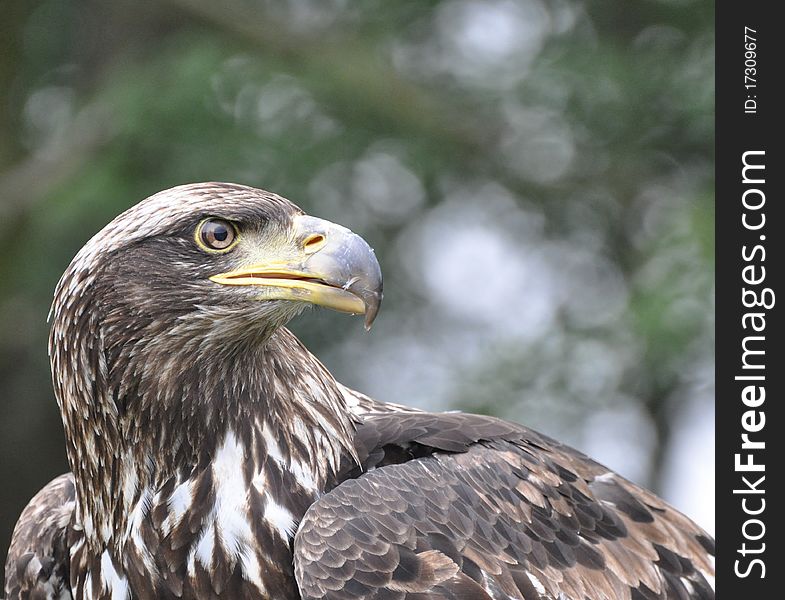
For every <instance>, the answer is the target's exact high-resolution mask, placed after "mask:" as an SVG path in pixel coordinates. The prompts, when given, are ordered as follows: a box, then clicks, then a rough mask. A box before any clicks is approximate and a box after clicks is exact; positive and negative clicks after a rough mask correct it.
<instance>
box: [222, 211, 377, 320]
mask: <svg viewBox="0 0 785 600" xmlns="http://www.w3.org/2000/svg"><path fill="white" fill-rule="evenodd" d="M291 234H292V235H287V240H286V246H287V248H279V249H280V250H281V253H280V254H279V255H278V257H277V258H276V257H270V259H268V260H263V261H261V262H254V264H252V265H250V266H247V267H242V268H240V269H237V270H234V271H229V272H227V273H221V274H219V275H213V276H212V277H210V280H211V281H214V282H215V283H220V284H222V285H245V286H256V287H259V288H263V290H262V289H260V291H264V293H263V294H261V295H260V299H263V300H293V301H297V302H308V303H310V304H315V305H318V306H324V307H326V308H332V309H333V310H337V311H339V312H344V313H351V314H360V315H365V328H366V329H370V328H371V323H373V321H374V319H375V318H376V314H377V313H378V312H379V305H380V304H381V302H382V271H381V268H380V267H379V262H378V261H377V260H376V255H375V254H374V252H373V249H372V248H371V247H370V246H369V245H368V243H367V242H366V241H365V240H364V239H363V238H361V237H360V236H359V235H357V234H355V233H352V232H351V231H350V230H349V229H347V228H346V227H342V226H340V225H336V224H335V223H331V222H329V221H325V220H322V219H317V218H315V217H309V216H306V215H300V216H297V217H295V218H294V220H293V227H292V232H291ZM265 253H267V252H265ZM276 254H278V252H276ZM281 255H283V256H286V257H287V259H285V260H281V259H280V256H281ZM289 257H290V258H289Z"/></svg>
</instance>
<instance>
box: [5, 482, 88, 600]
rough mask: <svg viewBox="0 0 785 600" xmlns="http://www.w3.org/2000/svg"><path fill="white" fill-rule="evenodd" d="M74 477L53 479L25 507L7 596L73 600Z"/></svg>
mask: <svg viewBox="0 0 785 600" xmlns="http://www.w3.org/2000/svg"><path fill="white" fill-rule="evenodd" d="M74 507H75V490H74V478H73V475H71V473H66V474H64V475H60V476H59V477H56V478H55V479H53V480H52V481H50V482H49V483H48V484H47V485H46V486H44V488H43V489H41V491H40V492H38V493H37V494H36V495H35V496H33V499H32V500H30V502H29V503H28V505H27V506H26V507H25V509H24V510H23V511H22V514H21V515H20V517H19V520H18V521H17V523H16V526H15V527H14V532H13V535H12V537H11V545H10V547H9V549H8V558H7V559H6V563H5V594H6V598H7V600H16V599H21V598H25V599H27V598H29V599H31V600H70V599H71V597H72V596H71V586H70V582H69V571H70V569H69V560H70V559H69V547H70V543H69V542H70V540H69V537H70V536H71V535H72V532H71V531H70V523H71V518H72V515H73V512H74Z"/></svg>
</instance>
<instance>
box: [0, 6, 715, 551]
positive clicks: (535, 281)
mask: <svg viewBox="0 0 785 600" xmlns="http://www.w3.org/2000/svg"><path fill="white" fill-rule="evenodd" d="M713 10H714V5H713V3H712V2H709V1H707V0H688V1H685V2H673V1H672V0H658V1H654V0H647V1H645V2H639V3H636V4H635V6H634V7H632V6H630V5H628V4H627V3H607V2H598V1H595V0H586V1H579V0H551V1H550V2H547V3H546V2H544V1H543V0H518V1H513V0H487V1H486V0H441V1H433V2H420V1H417V2H415V1H401V2H381V1H379V0H371V1H368V2H363V3H350V2H346V1H345V0H328V1H326V2H325V1H317V0H306V1H295V0H292V1H290V2H269V1H265V0H244V1H241V0H231V1H230V2H225V3H215V2H211V1H210V0H169V1H164V2H150V1H141V2H140V1H133V2H132V1H130V0H120V1H118V2H113V3H111V4H107V3H104V2H98V1H96V0H44V1H41V2H29V1H26V0H24V1H23V0H7V1H6V2H5V4H4V19H3V23H2V25H0V27H2V35H0V44H1V46H0V49H1V50H2V51H1V52H0V95H1V96H0V97H2V109H0V233H2V236H3V239H4V242H5V243H4V252H3V253H2V255H0V279H1V280H2V281H3V282H4V285H3V286H2V287H0V311H1V312H0V314H1V320H0V387H2V394H1V395H0V397H2V398H3V399H4V405H3V410H2V414H3V419H2V424H1V425H0V444H2V456H3V459H2V462H0V481H4V482H13V483H12V484H11V485H4V486H2V488H1V489H0V546H1V547H2V548H3V552H4V551H5V546H6V543H7V540H8V539H9V536H10V532H11V528H12V526H13V523H14V522H15V520H16V518H17V516H18V514H19V512H20V511H21V509H22V507H23V506H24V504H25V503H26V502H27V500H28V499H29V498H30V497H31V496H32V494H34V493H35V491H37V490H38V489H39V488H40V487H41V486H42V485H43V484H44V483H45V482H46V481H48V480H49V479H50V478H51V477H52V476H54V475H56V474H58V473H60V472H62V471H64V470H65V469H66V465H65V460H64V452H63V440H62V434H61V426H60V422H59V417H58V412H57V408H56V405H55V403H54V400H53V398H52V395H51V391H50V384H49V380H48V363H47V358H46V335H47V326H46V322H45V315H46V313H47V310H48V303H49V300H50V297H51V290H52V289H53V287H54V284H55V282H56V281H57V278H58V277H59V275H60V273H61V272H62V270H63V269H64V268H65V266H66V265H67V263H68V261H69V260H70V259H71V257H72V256H73V254H74V253H75V252H76V251H77V249H78V248H79V247H80V246H81V245H82V244H83V243H84V242H85V241H86V240H87V238H89V236H90V235H92V234H93V233H94V232H96V231H97V230H98V229H100V228H101V227H102V226H103V225H104V224H105V223H106V222H108V221H109V220H110V219H111V218H112V217H114V216H115V215H116V214H117V213H118V212H120V211H121V210H123V209H124V208H126V207H128V206H130V205H131V204H133V203H135V202H137V201H138V200H140V199H142V198H144V197H145V196H147V195H149V194H151V193H154V192H156V191H158V190H160V189H163V188H166V187H169V186H172V185H176V184H179V183H185V182H189V181H200V180H227V181H236V182H241V183H246V184H250V185H255V186H259V187H264V188H266V189H270V190H273V191H276V192H278V193H281V194H283V195H285V196H287V197H288V198H290V199H292V200H294V201H295V202H297V203H298V204H300V205H301V206H302V207H303V208H304V209H306V210H307V211H308V212H311V213H313V214H316V215H319V216H323V217H326V218H330V219H332V220H335V221H338V222H341V223H343V224H346V225H348V226H349V227H351V228H353V229H355V230H356V231H358V232H360V233H362V235H363V236H364V237H366V238H367V239H369V240H370V241H371V242H372V244H373V245H374V246H375V247H376V249H377V253H378V255H379V257H380V259H381V262H382V267H383V269H384V272H385V276H386V284H385V289H386V290H387V296H386V299H385V306H384V310H383V311H382V314H381V316H380V318H379V320H378V321H377V325H376V326H375V329H374V332H373V333H372V334H371V335H365V334H363V333H362V332H361V331H360V330H359V329H357V328H355V327H353V325H354V324H353V323H352V324H351V325H350V324H349V322H348V321H347V320H344V319H342V318H341V317H340V316H338V315H329V316H327V315H307V316H305V317H303V318H302V319H300V320H299V321H297V322H295V323H294V324H293V329H294V330H295V331H296V332H297V333H298V335H299V336H300V337H301V338H302V339H303V340H304V341H305V342H306V344H307V345H308V346H309V347H310V348H311V349H312V350H313V351H314V352H315V353H316V354H317V355H318V356H320V357H322V358H323V359H324V360H325V362H326V363H327V364H328V366H329V367H330V368H331V370H332V371H333V372H334V373H335V374H336V375H337V377H338V378H339V379H340V380H342V381H344V382H345V383H346V384H348V385H351V386H353V387H357V388H359V389H361V390H363V391H366V392H368V393H371V394H372V395H376V396H378V397H380V398H381V399H384V400H389V401H400V402H407V403H414V404H417V405H420V406H423V407H431V408H437V409H445V408H456V407H460V408H462V409H466V410H473V411H483V412H489V413H495V414H500V415H503V416H505V417H508V418H512V419H515V420H518V421H522V422H525V423H527V424H529V425H531V426H534V427H537V428H539V429H541V430H544V431H545V432H547V433H550V434H551V435H553V436H555V437H559V438H561V439H564V440H566V441H568V442H570V443H572V444H573V445H575V446H577V447H579V448H582V449H584V450H585V451H587V452H588V453H590V454H592V455H594V456H596V457H597V458H598V459H600V460H601V461H603V462H605V463H607V464H609V465H610V466H612V467H614V468H616V469H617V470H621V471H622V472H623V473H625V474H627V475H629V476H631V477H632V478H634V479H636V480H638V481H640V482H642V483H644V484H649V485H650V486H652V487H653V488H654V489H655V490H657V491H659V492H660V493H665V494H666V496H667V497H670V498H671V499H672V500H674V501H676V502H677V504H678V503H679V502H681V504H680V505H681V506H682V508H683V509H684V510H686V511H687V512H689V513H691V514H692V516H694V517H695V518H697V519H698V521H699V522H701V523H702V524H703V525H704V526H705V527H707V528H709V529H712V528H713V512H712V511H713V508H712V505H713V496H711V497H710V496H709V493H710V489H711V488H712V487H713V486H712V483H711V482H712V481H713V473H712V471H713V449H712V448H711V447H709V448H706V447H705V445H706V444H711V443H713V442H712V439H713V438H712V431H713V418H714V417H713V389H712V386H713V379H712V377H713V375H712V371H713V302H712V298H713V268H714V265H713V250H714V249H713V245H714V237H713V195H714V190H713V146H714V140H713V135H714V134H713V119H714V116H713V112H714V104H713V87H714V82H713V73H714V71H713V41H714V37H713ZM675 472H680V473H684V472H687V473H690V474H691V483H692V486H693V487H692V491H693V492H694V490H695V489H699V490H700V491H701V492H702V493H705V494H706V497H705V498H700V497H698V500H699V501H700V502H699V503H697V504H686V498H687V497H688V496H687V495H685V494H684V492H683V490H682V489H681V488H677V487H674V486H673V485H672V484H671V483H669V482H671V481H674V480H673V473H675ZM688 481H689V479H688ZM692 497H693V498H694V497H695V494H693V495H692ZM0 558H1V556H0Z"/></svg>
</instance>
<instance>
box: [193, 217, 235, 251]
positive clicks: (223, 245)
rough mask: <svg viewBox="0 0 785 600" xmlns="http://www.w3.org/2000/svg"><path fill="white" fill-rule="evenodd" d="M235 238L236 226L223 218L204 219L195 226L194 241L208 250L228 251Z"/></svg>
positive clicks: (232, 245)
mask: <svg viewBox="0 0 785 600" xmlns="http://www.w3.org/2000/svg"><path fill="white" fill-rule="evenodd" d="M237 239H238V235H237V228H236V227H235V226H234V224H233V223H230V222H229V221H225V220H223V219H205V220H204V221H202V222H201V223H199V225H198V227H197V228H196V243H197V244H198V245H199V247H200V248H202V250H207V251H208V252H228V251H229V250H231V249H232V248H233V247H234V245H235V243H236V242H237Z"/></svg>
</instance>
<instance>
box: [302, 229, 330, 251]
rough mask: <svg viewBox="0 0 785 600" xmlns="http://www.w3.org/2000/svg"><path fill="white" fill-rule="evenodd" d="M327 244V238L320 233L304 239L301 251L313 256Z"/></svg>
mask: <svg viewBox="0 0 785 600" xmlns="http://www.w3.org/2000/svg"><path fill="white" fill-rule="evenodd" d="M325 243H327V238H326V237H324V236H323V235H322V234H321V233H314V234H311V235H309V236H308V237H307V238H305V242H303V249H304V250H305V253H306V254H313V253H314V252H316V251H317V250H319V249H320V248H321V247H322V246H324V245H325Z"/></svg>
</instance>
